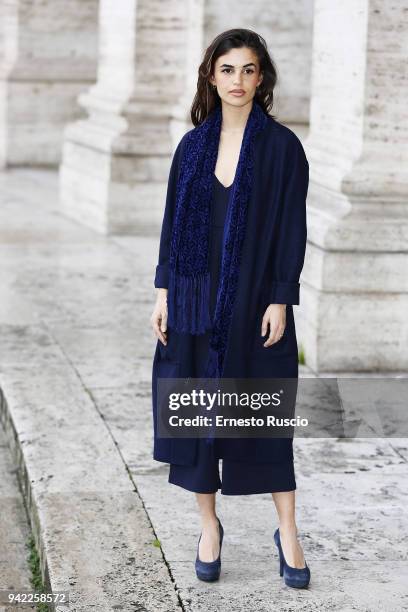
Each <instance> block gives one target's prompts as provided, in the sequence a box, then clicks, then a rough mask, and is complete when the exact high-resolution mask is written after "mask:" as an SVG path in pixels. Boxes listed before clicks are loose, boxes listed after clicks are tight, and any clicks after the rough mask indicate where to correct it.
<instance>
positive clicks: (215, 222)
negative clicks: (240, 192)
mask: <svg viewBox="0 0 408 612" xmlns="http://www.w3.org/2000/svg"><path fill="white" fill-rule="evenodd" d="M232 185H233V184H232ZM232 185H229V186H228V187H224V185H223V184H222V183H221V182H220V181H219V180H218V178H217V177H216V176H215V174H214V189H213V198H212V202H211V217H210V218H211V227H210V252H209V257H210V260H209V269H210V278H211V290H210V295H211V298H210V314H211V318H213V317H214V313H215V304H216V299H217V291H218V284H219V281H220V276H221V259H222V240H223V232H224V227H225V221H226V216H227V210H228V202H229V198H230V194H231V190H232Z"/></svg>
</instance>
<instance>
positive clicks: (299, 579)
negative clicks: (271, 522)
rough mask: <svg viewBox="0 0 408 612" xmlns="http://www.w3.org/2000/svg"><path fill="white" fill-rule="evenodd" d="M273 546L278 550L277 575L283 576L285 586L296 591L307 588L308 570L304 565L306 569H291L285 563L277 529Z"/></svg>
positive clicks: (308, 580)
mask: <svg viewBox="0 0 408 612" xmlns="http://www.w3.org/2000/svg"><path fill="white" fill-rule="evenodd" d="M273 539H274V540H275V544H276V546H277V547H278V550H279V574H280V575H281V576H283V579H284V580H285V584H286V585H287V586H289V587H295V588H297V589H303V588H305V587H307V586H308V584H309V582H310V569H309V567H308V565H307V563H306V560H305V565H306V567H300V568H298V567H291V566H290V565H288V564H287V563H286V560H285V556H284V554H283V550H282V545H281V540H280V533H279V529H277V530H276V531H275V533H274V535H273Z"/></svg>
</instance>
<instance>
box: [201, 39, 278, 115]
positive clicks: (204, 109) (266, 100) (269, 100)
mask: <svg viewBox="0 0 408 612" xmlns="http://www.w3.org/2000/svg"><path fill="white" fill-rule="evenodd" d="M240 47H248V48H250V49H252V51H254V53H255V54H256V56H257V58H258V61H259V66H260V72H261V73H262V74H263V78H262V82H261V84H260V85H259V87H257V89H256V93H255V97H254V100H256V101H257V102H259V104H260V105H261V107H262V109H263V110H264V111H265V113H267V114H271V113H270V110H271V109H272V106H273V90H274V88H275V85H276V82H277V80H278V75H277V70H276V66H275V64H274V62H273V61H272V59H271V57H270V55H269V52H268V48H267V45H266V42H265V40H264V39H263V38H262V36H260V34H257V33H256V32H254V31H253V30H246V29H244V28H234V29H232V30H226V31H225V32H221V34H218V36H216V37H215V38H214V40H213V41H212V43H211V44H210V45H209V46H208V47H207V49H206V51H205V53H204V59H203V61H202V62H201V64H200V67H199V69H198V81H197V92H196V94H195V96H194V100H193V103H192V105H191V111H190V114H191V121H192V122H193V125H194V126H197V125H200V123H202V122H203V121H204V119H205V118H206V117H207V116H208V115H209V113H210V112H211V111H212V110H213V109H214V108H215V107H216V106H217V105H218V104H221V102H220V100H221V98H220V96H219V95H218V92H217V89H216V88H215V87H213V86H212V85H211V83H210V81H209V78H210V76H212V75H213V74H214V66H215V62H216V61H217V59H218V58H219V57H220V56H221V55H224V54H225V53H228V51H230V49H237V48H240ZM271 116H272V117H273V118H274V119H276V117H274V115H271Z"/></svg>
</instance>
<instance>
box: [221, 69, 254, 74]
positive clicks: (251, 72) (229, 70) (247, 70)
mask: <svg viewBox="0 0 408 612" xmlns="http://www.w3.org/2000/svg"><path fill="white" fill-rule="evenodd" d="M221 72H225V73H228V74H229V73H230V72H231V68H223V69H222V70H221ZM245 72H246V73H247V74H253V72H254V69H253V68H246V69H245Z"/></svg>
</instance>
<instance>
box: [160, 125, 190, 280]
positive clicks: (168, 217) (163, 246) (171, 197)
mask: <svg viewBox="0 0 408 612" xmlns="http://www.w3.org/2000/svg"><path fill="white" fill-rule="evenodd" d="M184 138H185V135H184V136H183V138H182V139H181V140H180V142H179V144H178V145H177V147H176V150H175V152H174V155H173V159H172V162H171V166H170V172H169V178H168V183H167V195H166V203H165V208H164V215H163V222H162V227H161V234H160V246H159V260H158V263H157V266H156V274H155V277H154V286H155V287H156V288H164V289H167V288H168V286H169V257H170V243H171V233H172V228H173V219H174V212H175V204H176V189H177V182H178V175H179V170H180V163H181V152H182V147H183V143H184Z"/></svg>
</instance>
